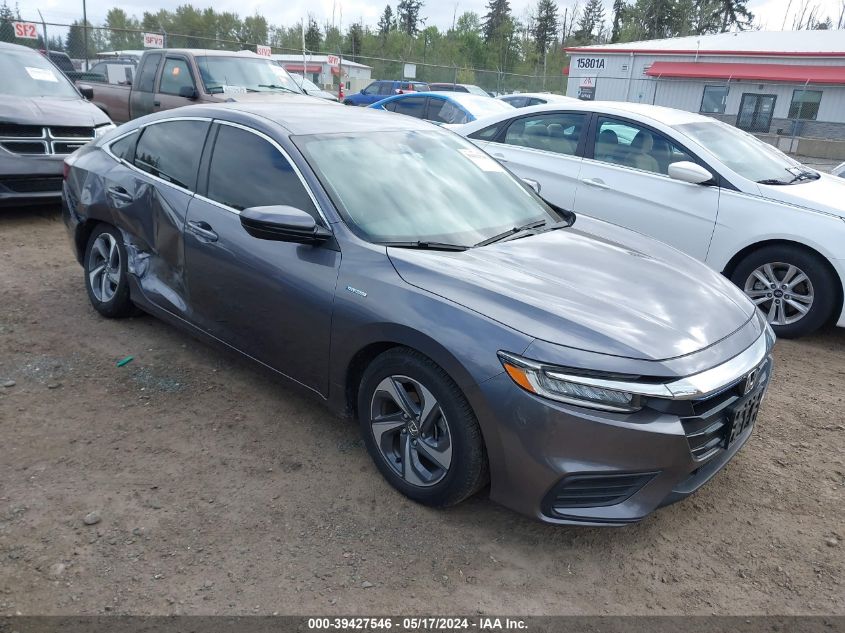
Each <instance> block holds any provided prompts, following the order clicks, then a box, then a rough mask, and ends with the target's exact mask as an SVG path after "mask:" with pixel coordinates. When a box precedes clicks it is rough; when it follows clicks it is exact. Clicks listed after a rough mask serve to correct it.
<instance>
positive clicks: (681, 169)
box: [669, 160, 713, 185]
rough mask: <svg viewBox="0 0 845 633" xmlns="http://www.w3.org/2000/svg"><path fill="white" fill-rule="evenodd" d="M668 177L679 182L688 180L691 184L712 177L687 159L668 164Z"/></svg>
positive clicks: (698, 183) (696, 183)
mask: <svg viewBox="0 0 845 633" xmlns="http://www.w3.org/2000/svg"><path fill="white" fill-rule="evenodd" d="M669 177H670V178H674V179H675V180H680V181H681V182H688V183H691V184H693V185H700V184H701V183H703V182H707V181H708V180H712V179H713V174H711V173H710V172H709V171H707V170H706V169H704V167H702V166H701V165H696V164H695V163H692V162H690V161H688V160H682V161H680V162H677V163H672V164H671V165H669Z"/></svg>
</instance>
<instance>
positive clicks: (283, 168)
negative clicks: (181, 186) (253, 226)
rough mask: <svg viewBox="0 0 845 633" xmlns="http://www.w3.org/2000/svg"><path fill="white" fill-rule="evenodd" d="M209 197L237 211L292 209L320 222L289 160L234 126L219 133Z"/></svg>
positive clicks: (258, 138) (224, 126)
mask: <svg viewBox="0 0 845 633" xmlns="http://www.w3.org/2000/svg"><path fill="white" fill-rule="evenodd" d="M206 197H207V198H210V199H211V200H214V201H216V202H219V203H220V204H224V205H226V206H227V207H231V208H233V209H237V210H238V211H242V210H243V209H248V208H249V207H263V206H275V205H286V206H291V207H295V208H297V209H301V210H302V211H307V212H308V213H310V214H311V215H312V216H314V218H315V219H316V220H317V221H318V222H321V220H320V218H319V214H318V213H317V209H316V207H315V206H314V203H313V202H312V200H311V196H309V195H308V191H307V190H306V189H305V186H304V185H303V184H302V181H301V180H300V179H299V176H298V175H297V173H296V172H295V171H294V168H293V166H292V165H291V164H290V162H289V161H288V159H287V158H285V156H284V155H283V154H282V153H281V152H280V151H279V150H278V149H277V148H276V147H275V146H273V144H272V143H270V142H269V141H267V140H266V139H264V138H262V137H260V136H258V135H257V134H253V133H252V132H248V131H246V130H242V129H240V128H236V127H232V126H231V125H221V126H220V129H219V132H218V133H217V140H216V141H215V143H214V153H213V154H212V157H211V164H210V166H209V170H208V192H207V193H206Z"/></svg>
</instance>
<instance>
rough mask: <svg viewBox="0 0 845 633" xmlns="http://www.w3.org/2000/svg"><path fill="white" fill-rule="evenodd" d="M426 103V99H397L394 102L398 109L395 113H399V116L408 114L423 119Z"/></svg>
mask: <svg viewBox="0 0 845 633" xmlns="http://www.w3.org/2000/svg"><path fill="white" fill-rule="evenodd" d="M425 101H426V98H425V97H408V98H407V99H397V100H396V101H394V102H393V103H395V104H396V107H395V108H394V109H393V111H394V112H398V113H399V114H407V115H408V116H412V117H416V118H418V119H421V118H423V113H424V112H425Z"/></svg>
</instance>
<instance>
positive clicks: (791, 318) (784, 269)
mask: <svg viewBox="0 0 845 633" xmlns="http://www.w3.org/2000/svg"><path fill="white" fill-rule="evenodd" d="M744 290H745V294H747V295H748V296H749V298H750V299H751V300H752V301H753V302H754V304H755V305H756V306H757V307H758V308H760V309H761V310H762V311H763V312H764V313H765V314H766V319H767V320H768V321H769V323H770V324H771V325H790V324H792V323H795V322H797V321H800V320H801V319H803V318H804V316H805V315H806V314H807V313H808V312H809V311H810V308H812V307H813V300H814V298H815V292H814V290H813V283H812V282H811V281H810V278H809V277H808V276H807V274H806V273H805V272H804V271H803V270H801V269H800V268H798V267H797V266H794V265H792V264H787V263H784V262H772V263H769V264H763V265H762V266H759V267H757V268H755V269H754V270H753V271H752V272H751V274H750V275H749V276H748V279H746V280H745V287H744Z"/></svg>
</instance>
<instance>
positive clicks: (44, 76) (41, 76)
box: [24, 66, 59, 82]
mask: <svg viewBox="0 0 845 633" xmlns="http://www.w3.org/2000/svg"><path fill="white" fill-rule="evenodd" d="M24 68H26V72H27V74H28V75H29V76H30V77H32V78H33V79H35V80H36V81H56V82H58V81H59V78H58V77H56V75H54V74H53V71H52V70H50V69H49V68H33V67H32V66H24Z"/></svg>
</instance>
